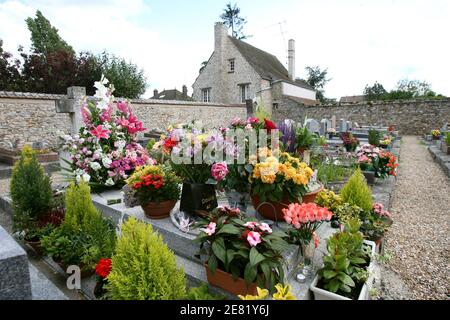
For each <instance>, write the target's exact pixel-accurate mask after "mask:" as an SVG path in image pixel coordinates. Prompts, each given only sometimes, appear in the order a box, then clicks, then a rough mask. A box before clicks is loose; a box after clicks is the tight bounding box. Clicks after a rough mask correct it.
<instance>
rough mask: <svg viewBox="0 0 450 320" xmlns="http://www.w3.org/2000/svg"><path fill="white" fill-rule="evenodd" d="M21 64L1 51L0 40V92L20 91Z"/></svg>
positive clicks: (1, 43)
mask: <svg viewBox="0 0 450 320" xmlns="http://www.w3.org/2000/svg"><path fill="white" fill-rule="evenodd" d="M20 66H21V63H20V61H19V60H18V59H14V58H13V55H12V54H11V53H9V52H6V51H4V50H3V40H2V39H0V90H2V91H17V90H20V88H21V85H22V81H21V77H20Z"/></svg>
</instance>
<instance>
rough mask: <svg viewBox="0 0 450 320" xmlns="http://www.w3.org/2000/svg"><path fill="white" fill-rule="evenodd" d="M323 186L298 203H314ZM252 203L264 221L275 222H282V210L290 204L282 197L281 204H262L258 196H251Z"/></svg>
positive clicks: (270, 202)
mask: <svg viewBox="0 0 450 320" xmlns="http://www.w3.org/2000/svg"><path fill="white" fill-rule="evenodd" d="M323 188H324V187H323V184H320V188H319V189H317V190H315V191H312V192H308V193H306V194H304V195H303V196H302V200H301V201H299V203H310V202H314V200H315V199H316V197H317V194H318V193H319V192H320V191H322V190H323ZM251 198H252V203H253V207H254V208H255V210H257V211H258V213H259V214H260V215H262V216H263V217H264V218H266V219H270V220H276V221H282V220H283V219H284V218H283V217H284V214H283V211H282V209H284V208H287V207H288V205H289V204H291V203H292V202H291V201H289V200H288V197H287V196H286V197H284V198H283V200H281V202H272V201H265V202H264V203H263V202H261V199H260V197H259V196H258V195H252V197H251Z"/></svg>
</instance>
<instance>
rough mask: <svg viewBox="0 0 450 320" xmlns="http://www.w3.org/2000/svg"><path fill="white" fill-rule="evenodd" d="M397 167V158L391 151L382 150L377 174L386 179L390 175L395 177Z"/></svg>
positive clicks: (377, 163)
mask: <svg viewBox="0 0 450 320" xmlns="http://www.w3.org/2000/svg"><path fill="white" fill-rule="evenodd" d="M397 167H398V163H397V158H396V157H395V156H394V155H393V154H392V153H390V152H389V151H382V152H380V154H379V156H378V161H377V162H376V171H375V176H376V177H377V178H381V179H385V178H387V177H388V176H394V177H395V176H396V175H397Z"/></svg>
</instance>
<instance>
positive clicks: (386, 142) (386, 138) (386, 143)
mask: <svg viewBox="0 0 450 320" xmlns="http://www.w3.org/2000/svg"><path fill="white" fill-rule="evenodd" d="M391 143H392V137H391V136H390V135H384V137H383V139H382V140H380V146H381V147H383V148H387V147H388V146H389V145H390V144H391Z"/></svg>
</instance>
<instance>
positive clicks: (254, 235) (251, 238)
mask: <svg viewBox="0 0 450 320" xmlns="http://www.w3.org/2000/svg"><path fill="white" fill-rule="evenodd" d="M247 241H248V243H249V244H250V246H252V247H255V246H256V245H257V244H258V243H261V235H260V234H259V233H258V232H255V231H250V232H249V233H248V235H247Z"/></svg>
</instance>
